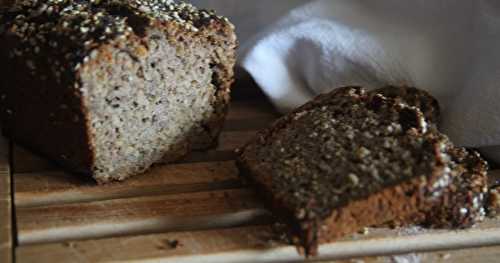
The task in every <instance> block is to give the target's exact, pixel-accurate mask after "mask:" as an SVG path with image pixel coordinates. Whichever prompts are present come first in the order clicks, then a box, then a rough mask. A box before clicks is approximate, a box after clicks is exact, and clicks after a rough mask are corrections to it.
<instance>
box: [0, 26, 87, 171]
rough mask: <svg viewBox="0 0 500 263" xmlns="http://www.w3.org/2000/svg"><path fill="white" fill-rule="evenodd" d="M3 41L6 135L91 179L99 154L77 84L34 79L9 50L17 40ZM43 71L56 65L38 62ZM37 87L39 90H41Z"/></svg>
mask: <svg viewBox="0 0 500 263" xmlns="http://www.w3.org/2000/svg"><path fill="white" fill-rule="evenodd" d="M3 40H4V41H2V42H0V43H1V44H0V45H1V46H2V48H0V60H1V61H3V63H0V70H1V71H2V72H4V74H5V75H4V76H3V77H2V78H0V94H2V96H4V99H3V100H2V102H1V103H0V111H1V112H0V117H1V122H2V124H3V125H2V126H3V133H4V134H5V135H7V136H9V137H10V138H12V139H13V140H14V141H16V142H17V143H19V144H21V145H24V146H26V147H28V148H30V149H33V150H34V151H36V152H38V153H40V154H42V155H44V156H47V157H49V158H51V159H53V160H55V161H56V162H57V163H59V164H60V165H62V166H64V167H67V168H68V169H71V170H72V171H75V172H76V173H81V174H91V167H92V163H93V154H92V151H91V146H90V144H89V136H88V134H87V132H86V129H84V127H85V113H84V112H83V111H82V107H81V105H82V101H81V94H80V93H79V91H78V90H74V89H68V88H67V86H69V85H72V83H74V82H75V78H74V76H73V75H67V76H66V77H65V78H64V80H63V81H62V82H57V81H56V80H55V78H53V76H51V75H50V74H47V79H42V78H41V77H40V76H39V75H35V76H33V75H30V74H29V72H30V70H29V69H28V68H27V66H26V60H25V59H24V58H9V56H8V51H10V50H13V49H14V48H16V47H18V42H17V41H16V39H14V38H13V37H9V36H7V37H4V38H3ZM31 59H33V60H36V62H35V63H37V64H38V65H40V67H44V68H49V67H50V63H51V62H50V61H49V60H46V59H44V58H43V57H38V58H35V57H32V58H31ZM35 87H36V88H35Z"/></svg>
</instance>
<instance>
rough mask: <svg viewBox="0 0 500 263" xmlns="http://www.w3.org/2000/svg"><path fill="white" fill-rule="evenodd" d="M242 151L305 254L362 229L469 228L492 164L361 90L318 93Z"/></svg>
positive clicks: (416, 116)
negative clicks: (411, 226) (408, 226)
mask: <svg viewBox="0 0 500 263" xmlns="http://www.w3.org/2000/svg"><path fill="white" fill-rule="evenodd" d="M237 152H238V154H239V159H238V165H239V167H240V168H241V170H242V171H243V174H244V175H246V178H249V179H250V180H251V181H252V182H254V183H255V184H256V185H257V187H258V189H259V191H260V192H261V193H262V195H263V196H265V197H266V199H267V203H268V206H269V208H270V209H271V211H273V212H274V213H275V214H276V215H277V216H278V218H280V219H281V220H282V221H284V222H285V223H286V224H287V225H288V226H289V229H290V234H291V236H292V237H293V239H294V240H296V241H297V245H298V246H300V247H302V248H304V250H305V253H306V254H307V255H314V254H316V253H317V246H318V244H320V243H323V242H329V241H332V240H336V239H338V238H340V237H343V236H345V235H347V234H351V233H355V232H357V231H359V230H361V229H362V228H363V227H368V226H373V225H380V224H385V223H388V222H391V221H392V222H398V223H399V224H410V223H425V224H427V225H433V226H453V227H464V226H468V225H470V224H473V223H474V222H476V221H477V220H480V219H481V218H482V217H483V216H484V209H483V202H484V195H485V193H486V191H487V180H486V169H487V167H486V163H485V162H484V161H483V160H482V159H481V158H480V157H479V156H478V155H477V154H475V153H471V154H469V153H468V152H466V151H465V150H463V149H460V148H456V147H455V146H453V144H452V143H451V142H450V141H449V139H448V138H447V137H446V136H444V135H442V134H441V133H439V132H438V131H437V130H436V129H435V128H434V126H433V125H429V124H428V122H427V121H426V119H425V118H424V114H423V113H422V112H421V111H420V110H419V109H418V108H416V107H411V106H408V105H407V104H404V103H401V102H400V101H397V100H394V99H389V98H386V97H384V96H383V95H381V94H378V93H376V92H366V91H365V90H364V89H362V88H357V87H348V88H341V89H337V90H334V91H333V92H331V93H329V94H325V95H321V96H319V97H317V98H316V99H314V100H313V101H311V102H309V103H307V104H306V105H304V106H302V107H300V108H298V109H297V110H295V111H293V112H292V113H290V114H288V115H287V116H285V117H283V118H281V119H279V120H278V121H277V122H275V123H274V124H273V125H272V126H271V127H270V128H268V129H266V130H264V131H262V132H260V133H258V135H257V136H256V137H255V138H254V139H252V140H251V141H250V142H249V143H248V144H247V145H245V146H244V147H243V148H242V149H239V150H238V151H237ZM437 208H439V209H437Z"/></svg>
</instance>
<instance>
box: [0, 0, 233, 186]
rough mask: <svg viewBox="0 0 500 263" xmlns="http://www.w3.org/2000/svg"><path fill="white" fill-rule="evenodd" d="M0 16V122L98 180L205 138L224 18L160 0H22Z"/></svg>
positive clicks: (216, 94)
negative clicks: (22, 1)
mask: <svg viewBox="0 0 500 263" xmlns="http://www.w3.org/2000/svg"><path fill="white" fill-rule="evenodd" d="M26 2H27V3H24V4H19V5H16V7H15V8H11V9H10V10H9V11H8V12H3V13H2V14H1V16H0V39H1V41H0V61H1V62H0V71H1V72H2V73H3V76H2V78H1V79H0V100H1V102H0V111H1V114H0V116H1V121H2V123H3V128H4V133H5V134H6V135H8V136H10V137H11V138H12V139H13V140H14V141H16V142H18V143H20V144H22V145H25V146H26V147H29V148H31V149H33V150H34V151H37V152H39V153H41V154H43V155H45V156H47V157H49V158H51V159H53V160H55V161H57V162H58V163H60V164H62V165H63V166H65V167H67V168H69V169H70V170H72V171H75V172H77V173H82V174H87V175H92V176H93V177H94V178H95V179H96V180H98V181H99V182H109V181H114V180H123V179H125V178H127V177H129V176H131V175H134V174H138V173H141V172H143V171H145V170H146V169H147V168H148V167H149V166H151V165H152V164H153V163H155V162H159V161H162V160H166V161H172V160H176V159H178V158H179V157H181V156H183V155H185V154H186V153H187V152H188V151H189V150H191V149H205V148H207V147H210V146H212V145H214V143H215V142H216V139H217V136H218V134H219V132H220V130H221V127H222V124H223V121H224V118H225V115H226V112H227V106H228V103H229V99H230V98H229V96H230V86H231V83H232V78H233V65H234V63H235V48H236V45H237V41H236V36H235V33H234V27H233V25H232V24H231V23H230V22H228V20H227V19H225V18H223V17H220V16H217V15H216V14H215V13H214V12H212V11H204V10H198V9H196V8H195V7H193V6H192V5H190V4H186V3H174V2H173V1H171V0H128V1H118V0H91V1H83V0H45V1H41V0H39V1H26Z"/></svg>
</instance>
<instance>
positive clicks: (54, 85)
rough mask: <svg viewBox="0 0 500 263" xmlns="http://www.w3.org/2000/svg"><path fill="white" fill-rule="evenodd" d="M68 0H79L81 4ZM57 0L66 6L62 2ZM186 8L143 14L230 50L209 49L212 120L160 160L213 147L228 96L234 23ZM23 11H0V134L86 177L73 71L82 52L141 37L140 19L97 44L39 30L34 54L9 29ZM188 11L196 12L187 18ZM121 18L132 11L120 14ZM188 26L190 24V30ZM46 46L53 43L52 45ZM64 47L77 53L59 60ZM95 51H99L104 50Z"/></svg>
mask: <svg viewBox="0 0 500 263" xmlns="http://www.w3.org/2000/svg"><path fill="white" fill-rule="evenodd" d="M75 2H78V3H85V1H75ZM102 2H110V3H111V2H113V1H102ZM115 2H116V1H115ZM151 2H154V1H151ZM116 3H119V1H118V2H116ZM37 5H38V4H37ZM52 5H54V6H55V7H54V8H55V9H57V8H58V7H57V5H58V4H55V3H52ZM62 5H67V3H63V4H62ZM103 5H104V4H103ZM120 5H121V4H120ZM36 8H39V6H37V7H36ZM105 8H108V7H105ZM109 8H111V7H109ZM125 9H127V7H126V6H121V7H120V10H118V11H119V12H122V11H126V10H125ZM188 9H189V8H188ZM186 10H187V9H186ZM192 10H193V9H190V10H188V11H185V13H183V12H179V16H182V18H179V19H173V20H167V21H165V20H161V19H156V20H155V18H150V17H148V19H153V21H154V22H155V23H156V26H158V27H161V28H164V29H165V30H166V31H168V30H175V32H176V33H175V34H178V35H181V34H192V35H193V37H199V36H203V37H206V41H208V42H209V43H210V44H212V45H217V46H222V44H224V45H226V46H229V47H231V48H232V49H231V48H230V49H231V50H224V52H225V53H224V54H213V65H214V71H215V72H216V74H214V84H217V94H216V101H215V102H214V108H215V112H214V114H213V115H212V118H211V119H209V120H207V121H206V123H204V124H203V126H204V127H206V129H205V132H203V133H202V134H196V135H194V137H196V140H193V141H191V142H189V143H188V144H186V143H182V145H180V146H179V147H177V150H175V151H174V152H172V153H171V154H168V156H165V160H168V161H174V160H177V159H179V158H181V157H183V156H184V155H185V154H186V153H187V152H188V151H190V150H191V149H205V148H208V147H211V146H213V145H214V144H215V143H216V142H217V137H218V135H219V133H220V130H221V129H222V126H223V123H224V119H225V116H226V114H227V108H228V104H229V100H230V87H231V84H232V81H233V66H234V64H235V49H236V45H237V43H236V37H235V34H234V27H233V26H232V25H231V24H230V23H229V22H227V20H225V19H224V18H222V17H218V16H216V15H215V14H213V13H212V12H206V11H200V13H199V14H200V15H199V17H198V16H196V15H197V14H196V11H192ZM118 11H117V12H118ZM135 11H137V10H135ZM174 11H175V10H174ZM27 12H32V10H31V9H30V8H29V7H23V8H21V9H18V8H17V7H16V10H11V11H9V12H6V13H0V40H1V41H0V59H1V61H2V63H0V70H1V71H2V72H3V73H4V76H3V77H2V78H0V102H1V103H0V121H1V122H2V124H3V125H2V127H3V133H4V134H5V135H7V136H9V137H11V138H12V139H13V140H14V141H16V142H17V143H19V144H22V145H24V146H26V147H28V148H29V149H32V150H34V151H35V152H37V153H40V154H42V155H44V156H46V157H48V158H49V159H52V160H54V161H55V162H57V163H59V164H60V165H62V166H64V167H66V168H68V169H69V170H71V171H74V172H76V173H81V174H85V175H91V174H92V173H93V167H94V150H93V148H94V147H93V145H92V139H91V136H90V134H89V130H90V129H89V127H88V125H89V120H88V119H87V112H86V107H85V106H84V105H83V104H84V103H83V100H82V94H81V93H80V89H79V87H81V83H80V80H79V78H80V73H81V70H82V68H83V66H84V65H86V63H87V62H86V60H85V59H86V58H87V57H88V56H90V54H91V51H92V50H95V49H99V50H105V49H106V48H107V47H108V46H109V45H110V44H111V45H112V43H113V42H116V41H122V42H126V41H140V42H143V40H141V38H142V37H143V36H142V34H141V32H142V31H143V30H142V29H141V28H142V27H145V26H147V25H145V24H144V23H140V19H132V18H130V17H128V18H129V19H128V20H127V21H128V22H129V23H130V26H131V27H133V32H132V33H131V34H129V35H127V36H126V37H125V38H122V39H123V40H117V39H119V38H118V37H120V36H119V35H117V36H116V38H114V39H113V38H106V39H104V40H102V41H101V40H99V36H98V35H97V36H96V35H91V36H90V37H91V40H92V41H95V42H93V43H91V44H90V45H86V46H84V45H83V41H79V39H77V40H76V41H75V40H71V39H70V37H71V36H72V35H71V34H73V35H75V36H76V35H78V34H81V33H80V29H79V28H77V30H76V31H71V32H72V33H71V34H70V35H69V36H66V35H62V33H61V34H59V33H57V34H56V33H54V34H55V35H50V34H48V33H47V34H45V33H44V34H45V35H43V37H44V38H46V39H48V40H50V41H44V42H40V43H37V48H39V52H36V53H34V52H33V50H34V48H33V47H31V46H30V45H31V44H30V43H29V42H26V41H24V40H22V39H21V38H19V37H18V36H16V34H14V33H12V32H13V31H15V30H17V29H18V28H19V26H16V25H14V21H15V17H16V16H17V15H19V14H24V15H26V14H27ZM110 12H111V11H110ZM113 12H114V11H113ZM172 12H173V11H172ZM192 14H195V16H196V17H195V18H191V17H188V16H190V15H192ZM124 15H129V16H130V15H133V14H131V13H130V12H125V13H124ZM53 18H54V16H41V17H40V18H38V19H39V20H40V19H42V20H41V21H38V22H40V23H43V22H48V20H50V19H53ZM182 19H184V20H186V21H188V23H189V24H183V23H180V22H179V21H182ZM191 19H192V20H191ZM56 21H57V20H56ZM52 22H54V21H52ZM136 22H137V23H136ZM193 25H194V26H195V27H197V29H196V28H194V29H193ZM184 26H190V27H191V29H186V27H184ZM72 30H73V29H72ZM82 31H83V30H82ZM112 36H114V35H112ZM78 37H80V36H78ZM173 37H174V38H175V36H173ZM173 41H175V39H173ZM54 43H55V45H57V48H54V47H53V46H52V45H54ZM89 47H90V48H89ZM16 48H17V49H20V50H24V48H25V50H27V51H26V52H25V53H22V54H20V55H18V54H14V53H13V52H14V51H15V50H16ZM64 50H66V52H67V50H71V53H75V54H78V55H75V56H71V57H70V58H69V59H67V58H66V57H65V55H67V53H66V54H65V53H64ZM23 52H24V51H23ZM100 54H101V53H100ZM102 54H104V55H105V54H106V52H102ZM28 61H33V63H34V64H35V65H36V68H37V72H36V74H31V73H30V72H32V70H31V69H30V67H29V66H27V63H28ZM55 61H57V62H58V63H60V65H61V67H60V68H62V69H63V71H60V72H58V75H60V76H61V77H60V78H57V77H56V76H55V74H54V71H53V70H51V66H53V64H54V62H55ZM38 69H42V70H38Z"/></svg>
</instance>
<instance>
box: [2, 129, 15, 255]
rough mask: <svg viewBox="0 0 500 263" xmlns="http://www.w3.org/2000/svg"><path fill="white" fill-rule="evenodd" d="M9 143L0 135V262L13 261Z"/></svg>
mask: <svg viewBox="0 0 500 263" xmlns="http://www.w3.org/2000/svg"><path fill="white" fill-rule="evenodd" d="M10 150H11V145H10V143H9V141H8V140H7V139H5V138H4V137H1V135H0V222H2V223H1V224H0V262H6V263H10V262H13V261H14V238H13V226H12V224H13V222H12V213H13V211H12V205H13V202H12V189H11V187H12V184H11V180H12V178H11V172H10V171H11V169H10V155H11V154H10Z"/></svg>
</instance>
